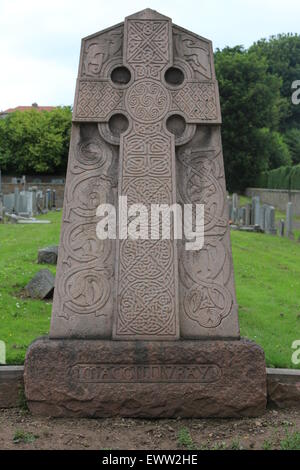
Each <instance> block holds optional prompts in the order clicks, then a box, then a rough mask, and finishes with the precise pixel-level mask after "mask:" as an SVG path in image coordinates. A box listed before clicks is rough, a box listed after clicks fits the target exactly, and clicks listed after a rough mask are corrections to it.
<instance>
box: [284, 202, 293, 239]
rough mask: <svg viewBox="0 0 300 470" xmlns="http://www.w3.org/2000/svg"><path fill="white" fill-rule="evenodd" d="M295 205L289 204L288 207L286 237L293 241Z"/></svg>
mask: <svg viewBox="0 0 300 470" xmlns="http://www.w3.org/2000/svg"><path fill="white" fill-rule="evenodd" d="M293 216H294V214H293V203H292V202H288V203H287V206H286V236H287V237H288V238H291V239H293V238H294V233H293Z"/></svg>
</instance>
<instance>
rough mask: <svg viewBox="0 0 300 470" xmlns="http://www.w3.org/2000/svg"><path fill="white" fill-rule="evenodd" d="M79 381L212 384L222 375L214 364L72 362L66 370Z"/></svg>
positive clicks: (73, 378)
mask: <svg viewBox="0 0 300 470" xmlns="http://www.w3.org/2000/svg"><path fill="white" fill-rule="evenodd" d="M68 376H69V377H70V379H71V380H73V381H75V382H80V383H114V382H117V383H130V382H133V383H137V382H142V383H178V382H179V383H180V382H183V383H205V384H209V383H215V382H218V381H219V380H220V379H221V377H222V370H221V368H220V367H219V366H218V365H216V364H176V365H175V364H134V365H132V364H76V365H74V366H73V367H71V368H70V369H69V370H68Z"/></svg>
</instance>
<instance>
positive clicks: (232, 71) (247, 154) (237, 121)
mask: <svg viewBox="0 0 300 470" xmlns="http://www.w3.org/2000/svg"><path fill="white" fill-rule="evenodd" d="M215 60H216V73H217V79H218V81H219V87H220V97H221V109H222V117H223V132H222V136H223V148H224V160H225V170H226V178H227V186H228V189H229V190H231V191H233V190H243V189H244V188H246V187H247V186H249V185H251V184H253V183H254V181H255V179H256V176H257V174H258V173H260V172H262V171H264V170H266V169H268V168H270V167H274V166H276V165H277V166H280V165H282V164H288V163H289V162H290V157H289V152H288V150H287V148H286V146H285V144H284V142H283V141H282V139H280V138H279V136H278V135H277V134H274V131H277V129H278V125H279V121H280V114H281V110H282V106H283V105H284V102H283V100H282V98H281V97H280V87H281V80H280V78H278V77H277V76H275V75H271V74H270V73H268V64H267V61H266V59H265V58H264V57H262V56H261V55H259V54H257V53H256V52H255V51H247V50H245V49H243V47H242V46H236V47H234V48H228V47H227V48H225V49H223V50H222V51H220V50H217V52H216V54H215ZM283 148H284V152H283V153H282V152H281V150H282V149H283ZM274 155H276V164H275V163H274V164H273V163H272V159H273V156H274ZM281 155H282V157H281ZM281 158H282V159H281Z"/></svg>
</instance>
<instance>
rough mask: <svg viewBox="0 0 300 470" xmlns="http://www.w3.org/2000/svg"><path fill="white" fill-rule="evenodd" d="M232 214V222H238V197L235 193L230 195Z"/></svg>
mask: <svg viewBox="0 0 300 470" xmlns="http://www.w3.org/2000/svg"><path fill="white" fill-rule="evenodd" d="M232 213H233V221H234V222H239V196H238V194H236V193H234V194H233V195H232Z"/></svg>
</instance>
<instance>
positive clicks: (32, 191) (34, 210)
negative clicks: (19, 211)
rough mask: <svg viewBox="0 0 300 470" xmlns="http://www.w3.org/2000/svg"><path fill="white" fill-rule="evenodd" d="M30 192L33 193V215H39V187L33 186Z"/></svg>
mask: <svg viewBox="0 0 300 470" xmlns="http://www.w3.org/2000/svg"><path fill="white" fill-rule="evenodd" d="M29 192H30V193H31V201H32V203H31V204H32V215H36V214H37V212H38V211H37V187H35V186H33V187H32V188H29Z"/></svg>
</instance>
